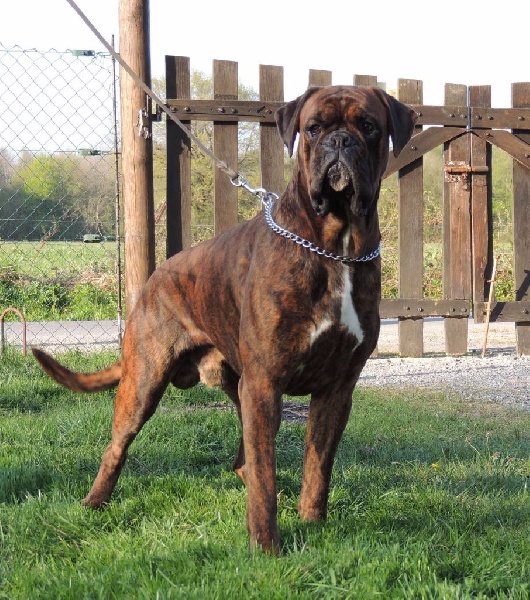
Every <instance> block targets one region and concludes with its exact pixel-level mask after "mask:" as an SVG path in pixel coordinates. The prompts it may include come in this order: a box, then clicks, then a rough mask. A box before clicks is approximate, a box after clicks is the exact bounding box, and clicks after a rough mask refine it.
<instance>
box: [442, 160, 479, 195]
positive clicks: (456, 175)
mask: <svg viewBox="0 0 530 600" xmlns="http://www.w3.org/2000/svg"><path fill="white" fill-rule="evenodd" d="M444 172H445V177H444V181H445V182H446V183H458V182H461V183H462V184H463V186H464V189H465V190H468V189H469V178H470V175H485V174H486V173H488V172H489V167H488V166H486V165H480V166H475V165H470V164H469V163H467V162H466V161H464V160H452V161H449V162H448V163H446V164H445V167H444Z"/></svg>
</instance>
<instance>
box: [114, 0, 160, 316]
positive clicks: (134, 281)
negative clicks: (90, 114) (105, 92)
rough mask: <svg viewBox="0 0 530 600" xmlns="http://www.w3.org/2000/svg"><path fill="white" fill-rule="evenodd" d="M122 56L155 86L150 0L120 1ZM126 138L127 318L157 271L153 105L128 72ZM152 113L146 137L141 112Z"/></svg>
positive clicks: (124, 81)
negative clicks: (152, 132)
mask: <svg viewBox="0 0 530 600" xmlns="http://www.w3.org/2000/svg"><path fill="white" fill-rule="evenodd" d="M119 14H120V18H119V21H120V55H121V57H122V58H123V60H124V61H125V62H126V63H127V64H128V65H129V66H130V67H131V69H132V70H133V71H134V72H135V73H136V74H137V75H138V76H139V77H140V79H141V80H142V81H143V82H144V83H145V84H146V85H147V86H150V85H151V67H150V56H149V0H120V4H119ZM120 100H121V123H122V127H121V139H122V172H123V178H122V181H123V184H122V187H123V205H124V239H125V302H126V309H127V314H128V315H129V314H130V313H131V310H132V308H133V306H134V304H135V303H136V300H137V297H138V295H139V293H140V290H141V288H142V287H143V285H144V284H145V282H146V281H147V280H148V278H149V276H150V275H151V273H152V272H153V271H154V269H155V234H154V201H153V143H152V139H151V137H150V134H151V122H150V112H151V102H150V101H149V102H148V100H147V97H146V94H145V92H144V91H143V90H142V88H141V87H140V86H139V85H137V84H136V83H135V82H134V80H133V79H132V77H131V76H130V75H129V74H128V73H127V72H126V71H125V70H124V69H123V68H122V69H121V76H120ZM144 109H145V111H146V115H145V116H146V120H145V124H144V127H145V128H144V129H143V133H144V134H145V135H143V136H142V135H138V133H139V130H140V127H139V126H140V125H141V124H140V123H139V117H140V111H142V110H144Z"/></svg>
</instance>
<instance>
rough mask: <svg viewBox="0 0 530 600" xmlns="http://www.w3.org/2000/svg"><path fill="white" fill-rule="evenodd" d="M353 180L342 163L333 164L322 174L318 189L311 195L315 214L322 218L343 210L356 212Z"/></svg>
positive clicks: (355, 192)
mask: <svg viewBox="0 0 530 600" xmlns="http://www.w3.org/2000/svg"><path fill="white" fill-rule="evenodd" d="M354 179H355V178H354V175H353V174H352V172H351V170H350V169H348V167H347V166H346V165H345V164H344V163H343V162H341V161H337V162H334V163H333V164H332V165H331V166H330V167H329V169H328V170H327V171H325V172H324V174H323V177H322V179H321V181H320V186H318V187H319V189H318V190H314V191H313V193H312V194H311V200H312V202H313V207H314V209H315V211H316V212H317V214H319V215H321V216H324V215H326V214H327V213H328V212H337V211H340V212H343V211H344V210H351V211H353V212H354V213H355V212H357V211H356V202H355V197H356V194H357V190H356V186H355V181H354ZM315 183H316V182H315Z"/></svg>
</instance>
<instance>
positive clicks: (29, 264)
mask: <svg viewBox="0 0 530 600" xmlns="http://www.w3.org/2000/svg"><path fill="white" fill-rule="evenodd" d="M0 114H1V115H2V118H1V120H0V314H1V315H2V347H4V345H6V344H9V345H11V346H15V347H22V346H23V341H24V333H26V335H25V341H26V343H27V345H28V346H29V345H38V346H40V347H44V348H48V349H51V350H54V351H57V350H62V349H67V348H72V347H82V348H83V349H91V348H94V349H96V348H97V349H100V348H103V347H118V346H119V343H120V340H121V329H122V324H121V298H122V292H121V268H122V266H121V259H120V256H121V248H120V235H119V230H120V223H119V151H118V139H119V134H118V118H117V115H118V109H117V72H116V65H115V62H114V60H113V59H112V57H111V56H109V55H108V54H103V53H96V52H93V51H87V50H68V51H58V50H53V49H52V50H47V51H38V50H35V49H31V50H24V49H21V48H19V47H12V48H6V47H4V46H3V45H2V44H1V43H0ZM24 323H25V326H24Z"/></svg>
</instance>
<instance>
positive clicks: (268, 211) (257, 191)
mask: <svg viewBox="0 0 530 600" xmlns="http://www.w3.org/2000/svg"><path fill="white" fill-rule="evenodd" d="M231 181H232V184H233V185H235V186H237V187H244V188H245V189H246V190H247V191H249V192H251V193H252V194H254V195H255V196H257V197H258V198H260V200H261V203H262V204H263V212H264V213H265V221H266V222H267V225H268V226H269V227H270V228H271V229H272V231H274V233H277V234H278V235H281V236H282V237H284V238H286V239H288V240H292V241H293V242H295V243H296V244H299V245H300V246H302V248H307V249H308V250H311V252H316V254H318V255H320V256H325V257H326V258H331V259H332V260H336V261H337V262H341V263H343V264H346V265H349V264H353V263H357V262H369V261H371V260H374V258H377V257H378V256H380V255H381V243H379V244H378V245H377V248H376V249H375V250H373V251H372V252H370V253H369V254H365V255H364V256H360V257H359V258H352V257H351V256H340V255H339V254H334V253H333V252H329V251H328V250H324V249H323V248H320V247H319V246H317V245H316V244H314V243H313V242H310V241H309V240H306V239H305V238H302V237H300V236H299V235H296V233H292V232H291V231H289V230H287V229H284V228H283V227H281V226H280V225H278V223H276V221H275V220H274V218H273V216H272V207H273V205H274V202H275V201H276V200H277V199H278V197H279V196H278V194H275V193H273V192H268V191H267V190H265V189H263V188H252V187H250V185H249V184H248V183H247V182H246V181H245V180H244V179H243V178H241V177H239V180H238V181H236V180H235V179H232V180H231Z"/></svg>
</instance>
